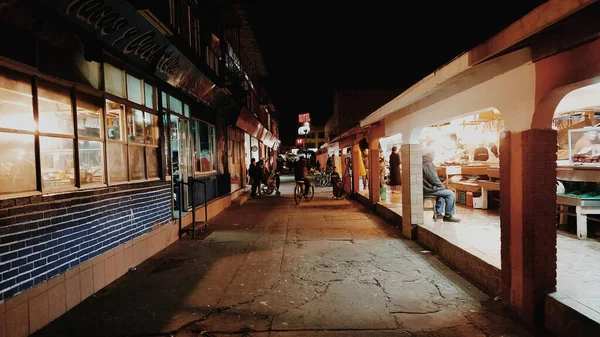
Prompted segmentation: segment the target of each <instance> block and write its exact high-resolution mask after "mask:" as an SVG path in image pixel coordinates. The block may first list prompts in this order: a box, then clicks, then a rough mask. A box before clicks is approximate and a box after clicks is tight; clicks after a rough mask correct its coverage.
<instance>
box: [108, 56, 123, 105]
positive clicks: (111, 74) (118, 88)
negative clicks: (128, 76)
mask: <svg viewBox="0 0 600 337" xmlns="http://www.w3.org/2000/svg"><path fill="white" fill-rule="evenodd" d="M104 86H105V90H106V92H108V93H111V94H113V95H116V96H119V97H125V71H123V70H121V69H119V68H116V67H114V66H112V65H110V64H108V63H105V64H104Z"/></svg>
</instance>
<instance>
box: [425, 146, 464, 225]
mask: <svg viewBox="0 0 600 337" xmlns="http://www.w3.org/2000/svg"><path fill="white" fill-rule="evenodd" d="M433 158H434V153H433V149H431V148H429V147H426V148H425V149H423V194H424V195H432V196H435V197H436V202H435V209H436V214H437V215H438V219H440V218H441V219H443V220H444V221H446V222H460V219H458V218H456V217H455V216H454V213H455V210H454V200H455V198H456V196H455V195H454V192H452V191H450V190H447V189H446V188H445V187H444V185H443V184H442V181H441V180H440V177H438V174H437V171H436V169H435V165H433ZM444 204H445V205H446V207H445V208H446V211H445V212H442V210H443V208H444ZM442 213H443V214H444V215H442Z"/></svg>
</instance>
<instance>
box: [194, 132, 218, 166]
mask: <svg viewBox="0 0 600 337" xmlns="http://www.w3.org/2000/svg"><path fill="white" fill-rule="evenodd" d="M193 123H194V124H193V125H194V127H193V133H194V163H195V165H194V171H195V172H198V173H199V172H211V171H215V170H216V167H215V160H214V157H215V152H216V151H215V127H214V126H212V125H209V124H206V123H204V122H201V121H197V120H196V121H193Z"/></svg>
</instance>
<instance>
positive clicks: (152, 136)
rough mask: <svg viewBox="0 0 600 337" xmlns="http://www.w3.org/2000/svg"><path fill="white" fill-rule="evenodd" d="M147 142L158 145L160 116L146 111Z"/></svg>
mask: <svg viewBox="0 0 600 337" xmlns="http://www.w3.org/2000/svg"><path fill="white" fill-rule="evenodd" d="M144 132H145V134H146V144H151V145H158V116H156V115H153V114H151V113H146V115H145V116H144Z"/></svg>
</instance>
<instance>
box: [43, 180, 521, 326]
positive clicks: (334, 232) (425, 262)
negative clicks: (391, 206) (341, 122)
mask: <svg viewBox="0 0 600 337" xmlns="http://www.w3.org/2000/svg"><path fill="white" fill-rule="evenodd" d="M288 180H289V179H288ZM284 181H285V180H284ZM292 188H293V184H292V183H291V182H288V183H285V182H284V183H283V184H282V193H283V196H282V197H268V198H265V199H261V200H251V201H249V202H247V203H246V204H244V205H243V206H238V207H232V208H229V209H227V210H225V211H224V212H223V213H221V214H220V215H218V216H217V217H216V218H214V219H212V220H211V221H210V224H211V225H210V231H209V233H208V234H207V235H206V236H205V237H204V238H203V239H202V240H196V241H192V240H191V239H189V238H184V239H183V240H180V241H178V242H176V243H174V244H173V245H171V246H170V247H168V248H166V249H165V250H164V251H162V252H161V253H159V254H157V255H156V256H154V257H152V258H151V259H149V260H148V261H146V262H145V263H143V264H142V265H140V266H139V267H138V268H137V270H136V271H132V272H129V273H128V274H126V275H125V276H123V277H122V278H120V279H119V280H117V281H115V282H114V283H112V284H110V285H108V286H107V287H106V288H105V289H103V290H101V291H100V292H99V293H97V294H95V295H94V296H92V297H90V298H88V299H87V300H86V301H84V302H83V303H81V304H80V305H78V306H77V307H75V308H74V309H72V310H71V311H69V312H68V313H66V314H65V315H63V316H62V317H60V318H59V319H58V320H56V321H54V322H53V323H51V324H50V325H48V326H47V327H45V328H44V329H42V330H41V331H39V332H38V333H36V334H35V335H34V336H37V337H41V336H132V337H133V336H136V337H143V336H148V337H150V336H173V337H188V336H189V337H192V336H215V337H216V336H223V337H225V336H253V337H298V336H312V337H321V336H323V337H331V336H339V337H345V336H361V337H362V336H364V337H371V336H373V337H375V336H377V337H380V336H382V337H387V336H390V337H392V336H393V337H396V336H423V337H446V336H447V337H450V336H454V337H459V336H469V337H493V336H498V337H500V336H504V337H509V336H510V337H512V336H514V337H521V336H529V334H528V332H527V331H526V330H525V329H524V328H522V327H521V326H520V325H518V324H517V323H516V322H515V321H513V320H512V319H511V318H510V317H509V315H508V314H507V313H506V312H505V311H504V310H503V309H502V308H501V307H500V306H499V304H498V303H496V302H494V301H493V300H492V299H490V298H489V297H488V296H487V295H485V294H484V293H482V292H481V291H479V290H478V289H477V288H476V287H474V286H473V285H472V284H470V283H469V282H467V281H465V280H464V279H463V278H461V277H460V276H459V275H457V274H456V273H454V272H453V271H452V270H450V269H449V268H448V267H446V266H445V265H444V264H443V263H441V262H440V261H439V260H438V259H437V258H436V257H435V256H432V255H431V254H429V253H428V252H424V250H423V248H422V247H420V246H418V245H417V244H416V243H415V242H412V241H409V240H406V239H403V238H401V234H400V233H401V232H400V229H399V228H394V226H392V225H390V224H388V223H386V222H384V221H383V220H381V219H380V218H378V217H377V216H375V215H373V214H370V213H369V212H367V211H366V210H365V209H364V208H363V207H362V206H360V205H358V204H357V203H354V202H351V201H347V200H331V199H330V198H329V197H330V196H331V192H330V190H329V189H326V190H325V189H319V191H318V192H317V194H316V195H315V198H314V199H313V201H311V202H304V203H302V204H301V205H299V206H297V205H295V204H294V202H293V200H292V199H291V198H290V197H289V196H290V195H291V190H292Z"/></svg>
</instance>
